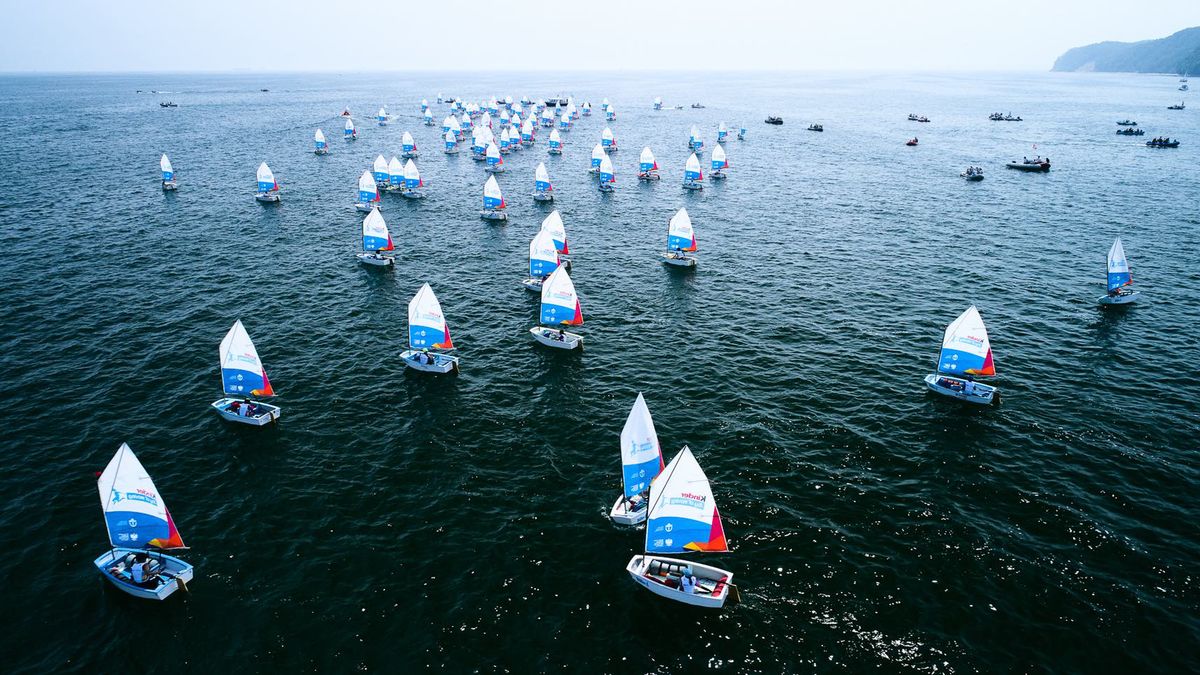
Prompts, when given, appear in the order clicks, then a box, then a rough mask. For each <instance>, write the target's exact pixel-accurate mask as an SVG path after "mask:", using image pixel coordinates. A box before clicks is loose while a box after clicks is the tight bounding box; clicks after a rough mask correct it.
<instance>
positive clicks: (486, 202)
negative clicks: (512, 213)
mask: <svg viewBox="0 0 1200 675" xmlns="http://www.w3.org/2000/svg"><path fill="white" fill-rule="evenodd" d="M507 206H508V204H507V203H506V202H505V201H504V194H503V193H501V192H500V184H499V183H497V182H496V177H495V176H488V179H487V182H486V183H484V184H483V210H482V211H480V212H479V217H480V218H483V219H484V220H505V221H506V220H508V214H507V213H505V212H504V209H505V208H506V207H507Z"/></svg>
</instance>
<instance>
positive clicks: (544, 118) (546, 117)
mask: <svg viewBox="0 0 1200 675" xmlns="http://www.w3.org/2000/svg"><path fill="white" fill-rule="evenodd" d="M538 119H540V120H541V124H542V126H543V127H552V126H554V111H553V110H551V109H550V108H546V109H545V110H543V111H542V114H541V116H540V117H539V118H538Z"/></svg>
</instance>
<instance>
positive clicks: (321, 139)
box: [313, 129, 325, 150]
mask: <svg viewBox="0 0 1200 675" xmlns="http://www.w3.org/2000/svg"><path fill="white" fill-rule="evenodd" d="M313 143H314V144H315V145H316V146H317V149H318V150H320V149H322V148H324V147H325V132H323V131H321V130H320V129H317V132H316V133H314V134H313Z"/></svg>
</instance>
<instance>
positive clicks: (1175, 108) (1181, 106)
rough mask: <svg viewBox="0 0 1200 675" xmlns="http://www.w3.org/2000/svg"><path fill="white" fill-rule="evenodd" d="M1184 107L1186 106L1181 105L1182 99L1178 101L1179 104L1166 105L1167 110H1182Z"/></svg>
mask: <svg viewBox="0 0 1200 675" xmlns="http://www.w3.org/2000/svg"><path fill="white" fill-rule="evenodd" d="M1184 107H1186V106H1184V105H1183V101H1180V102H1179V105H1169V106H1167V110H1183V109H1184Z"/></svg>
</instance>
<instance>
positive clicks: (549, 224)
mask: <svg viewBox="0 0 1200 675" xmlns="http://www.w3.org/2000/svg"><path fill="white" fill-rule="evenodd" d="M542 232H548V233H549V234H550V238H551V239H553V240H554V247H555V248H556V249H558V252H559V253H561V254H562V255H570V254H571V249H570V248H569V247H568V246H567V227H566V225H563V219H562V216H560V215H558V209H555V210H553V211H551V212H550V215H548V216H546V219H545V220H543V221H542Z"/></svg>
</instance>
